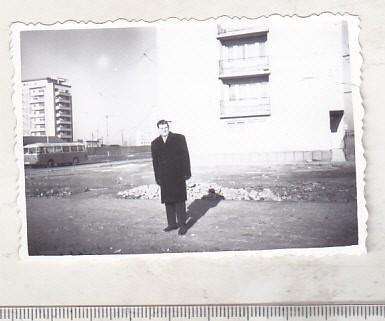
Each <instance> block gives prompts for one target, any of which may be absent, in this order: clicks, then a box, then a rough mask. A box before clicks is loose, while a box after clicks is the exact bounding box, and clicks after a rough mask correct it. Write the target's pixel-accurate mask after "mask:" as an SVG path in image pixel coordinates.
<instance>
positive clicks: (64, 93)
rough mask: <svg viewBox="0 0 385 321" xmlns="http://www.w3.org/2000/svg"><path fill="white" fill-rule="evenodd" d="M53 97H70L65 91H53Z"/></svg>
mask: <svg viewBox="0 0 385 321" xmlns="http://www.w3.org/2000/svg"><path fill="white" fill-rule="evenodd" d="M55 96H56V97H57V96H68V97H70V96H71V93H66V92H65V91H60V90H59V91H55Z"/></svg>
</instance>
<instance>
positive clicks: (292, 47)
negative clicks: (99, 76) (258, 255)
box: [158, 15, 346, 160]
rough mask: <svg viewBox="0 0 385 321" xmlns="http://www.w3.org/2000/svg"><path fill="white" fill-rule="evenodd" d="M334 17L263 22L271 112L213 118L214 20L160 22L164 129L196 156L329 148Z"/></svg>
mask: <svg viewBox="0 0 385 321" xmlns="http://www.w3.org/2000/svg"><path fill="white" fill-rule="evenodd" d="M341 20H342V19H341V17H334V16H331V15H330V16H328V17H325V16H322V17H311V18H306V19H303V18H289V17H287V18H282V17H272V18H268V19H265V20H263V21H262V24H263V26H267V28H268V29H269V32H268V35H267V43H266V52H267V54H268V56H269V63H270V76H269V84H268V94H269V96H270V106H271V115H270V116H266V117H258V118H253V119H248V118H236V119H227V120H224V119H220V115H219V112H220V105H219V104H220V99H221V81H220V80H219V79H218V74H219V68H218V65H219V59H220V56H221V54H220V53H221V51H220V47H221V44H220V42H219V41H218V40H216V37H217V24H218V23H217V22H214V21H210V22H195V23H191V22H189V23H188V24H187V23H186V22H180V23H178V24H177V26H176V25H175V24H174V23H168V22H165V23H163V24H161V26H160V27H159V29H158V50H159V79H158V83H159V89H160V90H159V95H160V97H159V117H160V118H164V119H166V120H171V121H172V124H171V130H172V131H175V132H180V133H183V134H185V135H186V138H187V141H188V144H189V148H190V153H191V154H192V155H193V156H195V157H196V158H197V159H198V158H205V157H206V158H207V157H208V158H211V159H213V158H215V157H217V158H218V160H219V159H220V158H221V157H223V156H224V154H245V153H261V152H297V151H300V152H306V151H331V149H333V148H334V147H335V146H333V138H332V135H331V132H330V120H329V111H331V110H344V109H345V108H346V107H345V103H346V102H345V101H344V84H343V81H344V70H343V60H342V55H343V41H342V27H341V23H342V22H341ZM259 24H260V23H259ZM229 123H232V124H229ZM225 157H226V156H225Z"/></svg>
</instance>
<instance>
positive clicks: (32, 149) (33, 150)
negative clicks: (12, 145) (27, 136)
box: [28, 147, 37, 154]
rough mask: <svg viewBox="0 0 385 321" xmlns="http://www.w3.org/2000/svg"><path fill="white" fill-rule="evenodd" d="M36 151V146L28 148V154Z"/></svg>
mask: <svg viewBox="0 0 385 321" xmlns="http://www.w3.org/2000/svg"><path fill="white" fill-rule="evenodd" d="M36 153H37V148H36V147H30V148H29V150H28V154H36Z"/></svg>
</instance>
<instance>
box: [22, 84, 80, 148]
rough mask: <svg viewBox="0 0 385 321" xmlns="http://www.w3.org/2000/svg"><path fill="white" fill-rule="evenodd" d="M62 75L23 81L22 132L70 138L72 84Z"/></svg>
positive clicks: (71, 134) (25, 134) (67, 139)
mask: <svg viewBox="0 0 385 321" xmlns="http://www.w3.org/2000/svg"><path fill="white" fill-rule="evenodd" d="M66 82H67V80H66V79H62V78H49V77H48V78H41V79H31V80H24V81H22V105H23V135H24V136H47V137H48V136H56V137H59V138H61V139H63V140H65V141H68V142H71V141H73V117H72V95H71V86H70V85H68V84H66Z"/></svg>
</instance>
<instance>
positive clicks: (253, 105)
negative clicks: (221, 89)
mask: <svg viewBox="0 0 385 321" xmlns="http://www.w3.org/2000/svg"><path fill="white" fill-rule="evenodd" d="M270 114H271V111H270V98H269V97H262V98H251V99H240V100H222V101H221V115H220V117H221V118H222V119H224V118H237V117H239V118H242V117H260V116H270Z"/></svg>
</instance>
